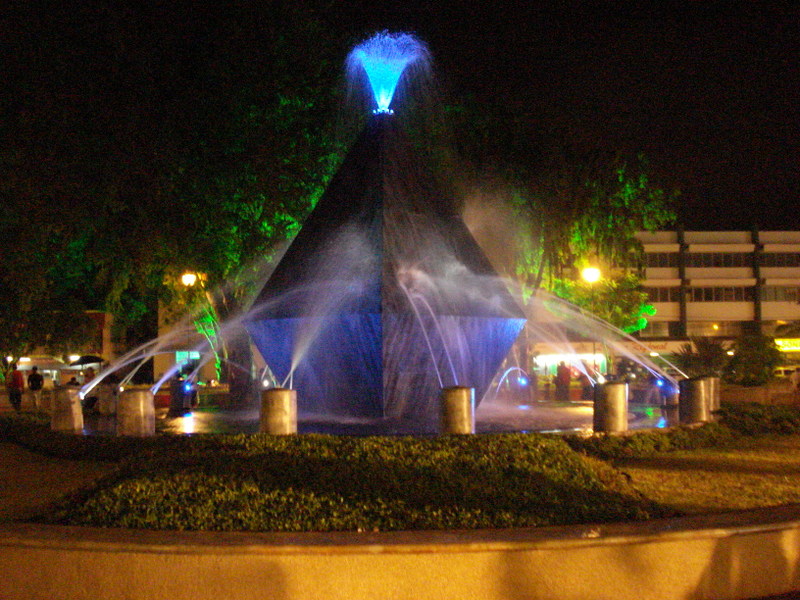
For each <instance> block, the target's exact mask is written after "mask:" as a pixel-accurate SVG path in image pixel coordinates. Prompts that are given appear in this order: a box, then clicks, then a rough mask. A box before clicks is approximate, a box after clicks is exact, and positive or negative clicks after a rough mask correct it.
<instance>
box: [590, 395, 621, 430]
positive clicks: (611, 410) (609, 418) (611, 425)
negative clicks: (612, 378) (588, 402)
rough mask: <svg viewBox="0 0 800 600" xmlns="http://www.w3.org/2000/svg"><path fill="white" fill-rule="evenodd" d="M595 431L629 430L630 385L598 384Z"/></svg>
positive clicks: (594, 421)
mask: <svg viewBox="0 0 800 600" xmlns="http://www.w3.org/2000/svg"><path fill="white" fill-rule="evenodd" d="M593 423H594V431H595V432H601V431H602V432H608V433H613V432H618V431H627V430H628V384H627V383H598V384H595V386H594V417H593Z"/></svg>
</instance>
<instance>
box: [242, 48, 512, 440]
mask: <svg viewBox="0 0 800 600" xmlns="http://www.w3.org/2000/svg"><path fill="white" fill-rule="evenodd" d="M427 56H428V53H427V49H426V48H425V46H424V45H423V44H422V43H421V42H419V41H418V40H417V39H416V38H414V37H413V36H410V35H407V34H397V35H395V34H386V33H384V34H378V35H377V36H376V37H375V38H372V39H371V40H368V41H367V42H365V43H364V44H361V45H359V46H358V47H356V48H355V49H354V50H353V52H352V53H351V55H350V58H349V60H348V64H349V68H350V70H351V71H352V70H353V69H355V68H356V67H357V66H358V65H361V67H362V68H363V70H364V71H365V72H366V74H367V76H368V78H369V81H370V85H371V88H372V89H373V90H374V93H375V96H374V98H375V108H374V112H373V114H372V115H371V117H370V118H369V120H368V122H367V125H366V127H365V129H364V130H363V132H362V133H361V135H360V137H359V138H358V140H357V141H356V142H355V144H354V146H353V147H352V149H351V150H350V152H349V153H348V155H347V157H346V158H345V160H344V162H343V164H342V166H341V168H340V170H339V172H338V173H337V174H336V175H335V176H334V178H333V179H332V181H331V183H330V185H329V186H328V188H327V190H326V192H325V194H324V195H323V197H322V198H321V199H320V201H319V203H318V205H317V206H316V208H315V209H314V211H313V212H312V213H311V215H310V216H309V217H308V219H307V220H306V222H305V223H304V225H303V228H302V229H301V231H300V233H299V234H298V235H297V237H296V238H295V240H294V242H293V243H292V245H291V246H290V247H289V249H288V250H287V252H286V254H285V255H284V257H283V259H282V261H281V262H280V263H279V264H278V265H277V267H276V269H275V271H274V273H273V274H272V277H271V278H270V279H269V281H268V282H267V284H266V286H265V287H264V289H263V290H262V292H261V294H260V295H259V297H258V299H257V301H256V307H257V308H256V309H255V310H254V311H253V314H252V315H251V316H249V317H248V318H247V321H246V326H247V329H248V331H249V333H250V335H251V337H252V339H253V341H254V343H255V345H256V347H257V348H258V350H259V351H260V352H261V354H262V356H263V357H264V360H265V361H266V363H267V364H268V365H269V366H270V368H271V370H272V372H273V374H274V375H275V376H276V377H277V379H278V381H280V382H281V383H282V385H284V386H286V385H289V386H290V387H292V388H293V389H296V390H297V393H298V411H299V412H300V414H301V415H302V414H305V415H313V414H320V415H333V416H336V417H356V418H373V419H374V418H379V419H390V420H395V421H398V422H401V423H403V424H404V426H405V427H406V428H407V429H408V430H411V431H426V430H435V429H436V419H437V415H438V396H439V391H440V390H441V389H442V388H443V387H449V386H467V387H472V388H475V393H476V398H477V399H478V400H480V398H482V397H483V395H484V393H485V392H486V391H487V389H488V387H489V385H490V383H491V380H492V378H493V377H494V374H495V372H496V371H497V369H498V367H499V366H500V364H501V362H502V360H503V359H504V357H505V355H506V354H507V352H508V350H509V348H510V347H511V345H512V344H513V342H514V340H515V339H516V337H517V335H518V334H519V332H520V330H521V329H522V327H523V325H524V322H525V318H524V314H523V312H522V310H521V309H520V307H519V306H518V305H517V303H516V302H515V301H514V299H513V297H512V296H511V294H510V293H509V292H508V290H507V289H506V287H505V284H504V283H503V281H502V280H501V279H500V278H499V277H498V275H497V273H496V272H495V271H494V269H493V268H492V266H491V264H490V263H489V261H488V259H487V258H486V257H485V255H484V254H483V252H482V250H481V249H480V247H479V246H478V245H477V243H476V242H475V240H474V239H473V238H472V236H471V234H470V233H469V231H468V230H467V228H466V226H465V225H464V223H463V221H462V220H461V218H460V217H459V215H458V214H457V212H456V210H455V207H454V203H453V202H451V201H450V199H448V198H446V197H445V196H443V194H442V193H441V192H440V191H439V190H438V186H437V184H436V182H435V179H434V176H433V175H432V174H431V173H430V171H429V169H428V168H427V166H426V165H425V164H423V162H422V161H421V160H420V158H419V157H418V156H417V154H416V153H415V152H414V151H413V149H412V147H411V144H410V142H409V141H408V139H407V138H406V137H405V135H404V133H403V131H402V130H401V128H400V127H399V126H398V125H397V123H396V122H395V118H394V117H393V108H392V99H393V97H394V89H395V87H394V86H395V85H397V84H398V82H402V78H403V73H404V72H405V70H406V69H407V68H408V67H409V65H417V67H418V68H421V67H420V65H419V64H418V63H420V62H424V61H425V60H426V59H427Z"/></svg>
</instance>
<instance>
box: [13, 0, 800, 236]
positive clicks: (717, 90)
mask: <svg viewBox="0 0 800 600" xmlns="http://www.w3.org/2000/svg"><path fill="white" fill-rule="evenodd" d="M93 2H94V4H92V6H95V5H96V6H104V0H93ZM308 3H309V4H312V5H314V6H316V7H320V6H324V7H327V12H326V13H325V17H326V18H327V19H329V21H330V22H331V27H333V28H335V29H337V30H339V31H341V35H342V36H343V38H345V37H349V38H352V39H356V38H357V37H358V36H363V35H365V34H366V33H368V32H372V31H376V30H380V29H390V30H404V31H411V32H415V33H417V34H418V35H419V36H420V37H421V38H422V39H423V40H425V41H426V42H427V43H428V45H429V46H430V48H431V51H432V53H433V57H434V60H435V65H436V70H437V73H438V75H439V78H440V80H441V82H442V83H443V87H444V89H445V91H446V92H448V91H449V92H450V93H451V94H454V95H459V94H469V95H473V96H474V97H476V98H479V99H480V100H481V101H484V102H489V103H502V104H508V105H509V106H510V107H511V109H512V110H513V111H518V112H519V113H521V114H524V115H526V116H527V118H528V119H529V120H531V121H532V122H534V123H542V125H543V127H548V126H560V127H563V128H565V129H566V130H568V131H571V132H574V134H575V135H578V136H581V137H582V138H585V139H587V140H591V142H592V143H594V144H595V145H597V146H600V147H604V148H608V149H611V150H619V151H622V152H625V153H635V152H644V153H645V155H646V156H647V157H648V158H649V160H650V163H651V165H652V168H653V171H654V173H655V175H656V176H657V178H658V181H659V183H661V184H662V185H663V186H664V187H667V188H678V189H680V190H681V192H682V196H681V205H680V207H679V212H680V218H681V221H682V222H683V224H684V226H685V227H686V228H687V229H692V228H712V227H713V228H749V227H751V226H752V225H754V224H757V225H759V226H760V227H761V228H762V229H769V228H790V229H798V228H800V216H798V215H799V214H800V193H799V192H800V152H799V151H798V150H799V149H800V148H799V147H800V143H799V142H798V140H800V131H799V130H800V110H799V109H798V94H799V93H800V66H799V65H800V46H799V45H798V44H799V43H800V42H798V40H800V31H799V29H800V3H798V2H789V1H782V2H778V1H776V2H749V1H748V2H734V1H725V2H704V1H699V0H698V1H684V2H678V1H672V0H659V1H657V2H636V3H633V2H631V3H628V2H622V1H614V2H611V1H603V2H596V3H586V2H567V1H564V0H562V1H552V2H533V1H529V2H522V3H521V4H522V5H523V8H513V9H511V8H507V7H505V5H502V6H503V7H501V5H500V4H498V3H492V2H474V1H469V0H467V1H464V2H458V3H455V2H453V3H434V2H428V1H426V2H421V1H418V0H407V1H406V2H404V3H398V4H394V5H393V4H390V3H375V2H366V1H364V0H349V1H345V0H327V1H322V0H320V1H319V2H316V1H315V0H308ZM18 4H19V6H20V7H29V5H28V3H27V2H23V1H22V0H20V2H19V3H18ZM78 4H79V5H81V6H84V4H82V3H78ZM233 4H236V3H233ZM256 4H259V3H257V2H255V0H254V2H253V3H249V2H244V3H241V5H242V6H253V5H256ZM267 4H268V3H264V5H265V6H266V5H267ZM68 5H69V2H66V3H65V6H66V7H65V6H61V7H60V8H59V10H60V11H62V12H63V14H64V15H65V17H64V18H63V19H61V17H59V16H58V15H56V16H55V17H52V18H45V17H41V16H40V14H43V13H40V12H38V9H36V8H35V7H34V8H25V9H24V10H25V11H27V12H28V14H29V17H30V18H28V17H26V18H25V19H22V20H16V21H15V20H13V19H12V20H9V21H8V22H7V23H6V27H7V28H8V30H7V31H6V33H7V34H14V33H15V32H13V31H11V29H14V28H19V27H22V26H24V27H27V28H28V29H29V31H28V32H26V34H25V35H24V36H22V37H20V39H23V40H25V43H27V44H29V45H30V46H31V47H36V45H37V44H40V43H42V40H44V41H45V42H46V37H43V38H42V40H40V39H39V37H38V31H37V27H38V25H37V22H38V21H39V20H41V21H42V22H43V23H48V28H49V29H50V31H49V34H50V35H53V31H56V32H57V35H58V36H59V37H60V39H62V40H70V39H71V38H70V36H71V35H72V36H76V39H77V37H79V36H80V35H83V33H84V32H81V31H73V32H71V31H67V30H65V31H62V30H61V29H62V28H61V27H60V20H63V21H64V23H72V24H71V25H69V27H73V28H75V27H77V28H78V29H80V28H81V27H80V24H79V21H80V19H77V18H70V17H69V8H68ZM153 5H154V6H155V5H157V6H158V7H159V8H158V11H157V13H156V14H158V15H163V16H164V18H165V19H169V18H172V17H173V16H174V18H175V19H181V20H183V21H185V20H186V19H187V18H189V19H195V20H198V19H203V18H205V15H207V14H210V13H202V12H198V11H196V10H195V9H194V8H193V5H192V3H191V2H190V3H183V2H178V1H177V0H175V2H172V1H165V2H158V1H157V0H153ZM199 5H200V4H199V3H198V6H199ZM30 6H33V4H31V5H30ZM108 6H114V7H117V6H119V5H117V4H116V3H114V2H109V3H108ZM177 6H180V8H173V7H177ZM215 6H216V8H215V9H214V10H215V11H216V13H217V14H220V13H223V12H225V11H226V10H228V9H227V6H228V5H227V4H226V3H220V4H218V5H215ZM642 7H644V8H642ZM103 10H106V11H107V12H113V11H111V10H109V9H108V8H107V7H106V8H105V9H103ZM114 11H117V16H120V15H121V16H122V17H124V16H125V15H126V14H127V13H126V12H124V11H123V12H120V9H118V8H114ZM264 12H265V14H266V15H268V14H269V12H268V10H267V11H264ZM2 15H3V9H0V17H2ZM103 18H105V17H103ZM265 21H268V18H266V17H265ZM76 23H78V25H76ZM0 24H2V19H0ZM117 25H118V26H119V27H130V28H131V30H132V31H133V29H135V28H136V27H140V28H141V27H142V23H136V22H134V20H133V19H130V21H129V20H127V18H119V19H118V20H117V21H115V26H117ZM69 27H67V26H65V28H66V29H68V28H69ZM86 30H88V29H86ZM0 33H2V29H0ZM145 33H146V32H145ZM138 35H143V34H142V32H141V31H140V32H139V33H138ZM0 37H2V36H0ZM154 43H157V41H156V42H154ZM45 45H46V44H45ZM163 51H164V52H169V51H170V50H169V48H165V49H164V50H163ZM341 58H342V61H343V59H344V56H342V57H341ZM2 60H3V61H9V62H8V63H7V64H11V62H10V61H11V59H10V58H9V52H4V56H3V59H2ZM120 68H123V67H120ZM520 135H523V133H522V132H520ZM535 144H536V140H533V139H532V140H531V145H532V146H534V145H535ZM532 152H534V153H535V148H532Z"/></svg>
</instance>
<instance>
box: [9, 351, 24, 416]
mask: <svg viewBox="0 0 800 600" xmlns="http://www.w3.org/2000/svg"><path fill="white" fill-rule="evenodd" d="M6 388H7V389H8V401H9V402H11V406H12V407H13V408H14V410H16V411H17V412H19V410H20V408H21V407H22V392H23V390H25V377H24V376H23V375H22V371H20V370H19V369H18V368H17V364H16V363H14V364H13V365H12V366H11V373H9V375H8V377H7V378H6Z"/></svg>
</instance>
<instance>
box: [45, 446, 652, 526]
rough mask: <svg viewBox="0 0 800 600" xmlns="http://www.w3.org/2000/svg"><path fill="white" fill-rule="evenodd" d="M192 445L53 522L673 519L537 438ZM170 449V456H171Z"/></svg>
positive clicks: (596, 466)
mask: <svg viewBox="0 0 800 600" xmlns="http://www.w3.org/2000/svg"><path fill="white" fill-rule="evenodd" d="M195 439H196V438H190V439H189V440H188V442H187V443H186V445H185V446H184V447H183V448H182V451H181V452H166V451H158V452H151V453H145V454H137V455H135V456H133V457H131V458H130V459H129V460H127V461H125V462H124V463H123V464H122V465H121V466H120V468H119V469H118V470H117V471H116V472H115V473H114V474H113V475H111V476H109V477H106V478H105V479H103V480H101V481H100V482H98V484H97V485H96V486H95V487H94V488H93V489H91V490H87V491H84V492H82V493H81V494H80V495H77V496H73V497H71V498H69V499H67V500H66V501H65V502H63V503H61V504H60V505H59V506H58V507H56V508H55V509H54V510H52V511H48V515H49V516H48V517H47V520H48V521H49V522H56V523H64V524H73V525H92V526H102V527H142V528H157V529H206V530H250V531H263V530H270V531H309V530H313V531H331V530H370V531H371V530H401V529H440V528H448V529H451V528H455V529H460V528H484V527H491V528H494V527H522V526H541V525H553V524H567V523H586V522H611V521H626V520H640V519H647V518H651V517H653V516H657V515H664V514H668V513H667V512H666V511H663V510H662V509H660V508H659V507H657V506H655V505H653V504H652V503H650V502H648V501H646V500H643V499H642V498H641V497H640V496H639V495H638V494H637V493H636V492H635V491H633V490H632V488H630V486H629V484H628V483H627V481H626V480H625V478H624V476H623V475H621V474H620V473H618V472H617V471H615V470H614V469H613V468H611V467H610V466H609V465H607V464H605V463H602V462H600V461H596V460H593V459H591V458H588V457H584V456H581V455H579V454H578V453H575V452H573V451H572V450H571V449H570V448H569V447H568V446H567V445H566V444H565V443H564V442H563V441H562V440H559V439H549V438H546V437H545V436H540V435H533V434H506V435H487V436H442V437H433V438H411V437H365V438H358V437H336V436H327V435H301V436H290V437H274V436H267V435H251V436H244V435H241V436H213V437H211V436H209V437H207V438H199V439H196V441H195ZM171 450H174V448H171Z"/></svg>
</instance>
